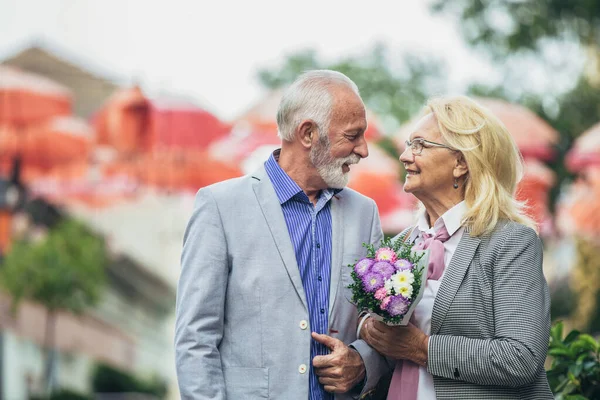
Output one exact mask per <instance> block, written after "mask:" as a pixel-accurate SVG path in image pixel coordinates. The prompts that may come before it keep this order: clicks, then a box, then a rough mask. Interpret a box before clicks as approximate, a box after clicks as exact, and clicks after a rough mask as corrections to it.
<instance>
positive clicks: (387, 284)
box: [383, 279, 394, 295]
mask: <svg viewBox="0 0 600 400" xmlns="http://www.w3.org/2000/svg"><path fill="white" fill-rule="evenodd" d="M383 287H384V288H385V290H387V294H388V295H391V294H392V289H393V288H394V282H392V280H391V279H386V280H385V283H384V284H383Z"/></svg>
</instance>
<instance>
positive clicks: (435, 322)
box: [431, 230, 480, 335]
mask: <svg viewBox="0 0 600 400" xmlns="http://www.w3.org/2000/svg"><path fill="white" fill-rule="evenodd" d="M479 242H480V239H479V238H476V237H471V235H470V234H469V232H468V231H467V230H465V231H464V233H463V236H462V238H461V240H460V243H459V244H458V247H457V248H456V252H455V253H454V255H453V256H452V260H451V261H450V265H448V268H447V269H446V272H445V273H444V277H443V279H442V283H441V285H440V288H439V291H438V293H437V296H436V297H435V300H434V302H433V311H432V315H431V334H432V335H433V334H436V333H438V331H439V330H440V327H441V326H442V322H444V318H446V314H447V313H448V309H449V308H450V304H451V303H452V301H453V300H454V296H455V295H456V292H457V291H458V288H459V287H460V284H461V283H462V281H463V278H464V276H465V273H466V272H467V269H468V268H469V264H471V260H472V259H473V256H474V255H475V250H477V247H478V246H479Z"/></svg>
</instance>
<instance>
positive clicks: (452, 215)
mask: <svg viewBox="0 0 600 400" xmlns="http://www.w3.org/2000/svg"><path fill="white" fill-rule="evenodd" d="M466 212H467V205H466V204H465V201H464V200H463V201H461V202H460V203H458V204H457V205H455V206H454V207H452V208H451V209H449V210H448V211H446V212H445V213H444V214H443V215H442V217H441V218H439V219H438V220H437V221H436V222H435V224H434V225H433V231H434V232H437V231H438V230H439V229H440V228H441V226H442V225H444V226H445V227H446V230H447V231H448V234H449V235H450V236H452V235H454V233H455V232H456V231H457V230H459V229H460V227H461V226H462V219H463V217H464V216H465V214H466ZM417 229H418V230H419V231H421V232H427V231H430V230H431V228H429V223H428V222H427V212H426V211H423V212H422V213H421V214H420V215H419V218H418V220H417Z"/></svg>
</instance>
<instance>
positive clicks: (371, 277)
mask: <svg viewBox="0 0 600 400" xmlns="http://www.w3.org/2000/svg"><path fill="white" fill-rule="evenodd" d="M362 282H363V288H364V289H365V290H366V291H367V292H375V291H376V290H377V289H379V288H380V287H382V286H383V282H384V279H383V276H381V275H380V274H377V273H375V272H369V273H367V274H366V275H365V276H363V277H362Z"/></svg>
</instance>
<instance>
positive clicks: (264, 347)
mask: <svg viewBox="0 0 600 400" xmlns="http://www.w3.org/2000/svg"><path fill="white" fill-rule="evenodd" d="M277 124H278V127H279V135H280V137H281V139H282V144H281V149H279V150H276V151H275V152H274V153H273V154H272V156H271V157H270V158H269V159H268V160H267V161H266V162H265V163H264V167H261V168H260V169H259V170H258V171H256V173H254V174H252V175H248V176H244V177H241V178H237V179H232V180H229V181H225V182H221V183H217V184H215V185H212V186H209V187H205V188H202V189H201V190H200V191H199V192H198V194H197V197H196V204H195V210H194V213H193V215H192V217H191V220H190V222H189V224H188V227H187V230H186V233H185V238H184V246H183V253H182V257H181V263H182V271H181V277H180V280H179V286H178V292H177V322H176V332H175V346H176V363H177V374H178V379H179V387H180V391H181V397H182V398H184V399H226V398H228V399H233V400H238V399H256V398H268V399H282V400H294V399H302V400H306V399H334V398H336V399H347V398H352V397H358V396H359V395H361V394H363V393H365V392H366V391H368V390H370V389H372V388H373V387H374V385H375V384H376V383H377V381H378V380H379V377H380V375H381V374H382V373H383V372H384V371H386V370H387V368H388V367H387V364H386V362H385V359H383V358H382V357H381V356H380V355H379V354H377V353H376V352H375V351H374V350H373V349H372V348H371V347H369V346H368V345H366V343H365V342H363V341H361V340H356V326H357V317H358V315H357V314H358V313H357V310H356V308H355V306H354V305H353V304H352V303H350V302H349V301H348V299H349V298H350V297H351V292H350V290H349V289H348V288H347V286H348V285H349V284H350V283H351V277H350V268H348V267H347V265H348V264H350V263H353V262H354V261H355V260H357V259H358V258H360V257H363V256H364V255H365V250H364V248H363V247H362V243H363V242H367V243H378V242H379V241H380V240H381V238H382V233H381V227H380V222H379V216H378V213H377V207H376V205H375V203H374V202H373V200H371V199H369V198H367V197H365V196H362V195H360V194H359V193H357V192H355V191H353V190H351V189H343V188H344V187H345V186H346V184H347V182H348V172H349V171H350V168H351V166H352V165H353V164H356V163H358V162H359V161H360V159H361V158H365V157H367V155H368V149H367V143H366V141H365V138H364V133H365V130H366V128H367V121H366V117H365V107H364V104H363V102H362V100H361V98H360V95H359V93H358V89H357V87H356V85H355V84H354V82H352V81H351V80H350V79H349V78H348V77H346V76H345V75H343V74H341V73H339V72H335V71H309V72H307V73H304V74H303V75H301V76H300V77H299V78H298V79H297V80H296V81H295V82H294V83H293V84H292V85H291V86H290V87H289V88H288V90H287V91H286V93H285V94H284V96H283V99H282V100H281V104H280V105H279V110H278V112H277ZM342 189H343V190H342ZM311 332H312V333H311Z"/></svg>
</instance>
